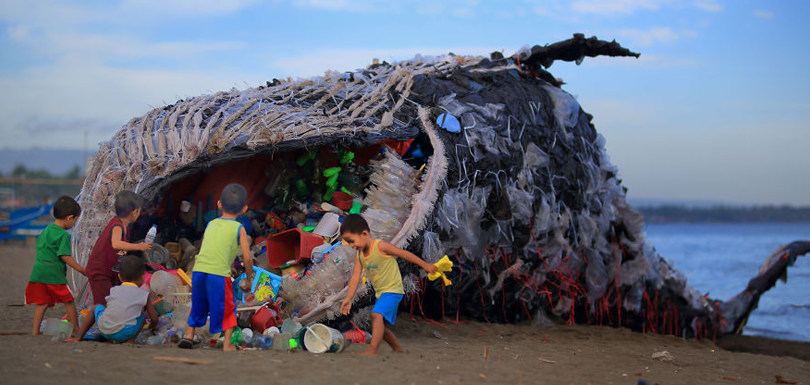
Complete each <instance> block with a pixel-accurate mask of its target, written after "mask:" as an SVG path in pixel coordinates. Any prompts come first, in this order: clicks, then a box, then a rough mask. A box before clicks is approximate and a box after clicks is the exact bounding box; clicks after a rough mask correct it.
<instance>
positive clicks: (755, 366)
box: [0, 242, 810, 385]
mask: <svg viewBox="0 0 810 385" xmlns="http://www.w3.org/2000/svg"><path fill="white" fill-rule="evenodd" d="M34 254H35V253H34V249H33V247H31V246H26V245H24V244H22V243H9V242H6V243H3V244H0V266H2V269H0V271H2V273H3V274H2V275H3V277H2V279H1V280H0V293H2V298H1V299H0V305H2V317H0V330H2V331H23V332H30V329H31V320H32V317H33V312H34V309H33V307H25V306H21V305H22V303H23V293H24V290H25V284H26V282H27V280H28V275H29V274H30V271H31V266H32V264H33V260H34ZM63 315H64V307H62V306H59V305H57V306H56V307H54V308H52V309H49V310H48V311H47V312H46V314H45V317H46V318H47V317H61V316H63ZM393 330H394V332H395V333H396V335H397V337H398V338H399V340H400V343H401V344H402V346H403V347H404V348H405V349H406V350H407V351H408V352H407V353H405V354H395V353H393V352H391V350H390V348H388V347H387V346H383V348H382V349H381V354H380V356H379V357H377V358H370V357H354V356H352V355H351V354H348V352H359V351H362V350H363V349H364V348H365V346H363V345H351V346H349V347H348V349H347V352H344V353H339V354H319V355H316V354H311V353H308V352H304V351H292V352H280V351H274V350H243V351H240V352H237V353H223V352H221V351H219V350H215V349H195V350H191V351H187V350H180V349H178V348H176V347H174V346H168V345H166V346H128V345H117V344H111V343H98V342H79V343H61V342H52V341H51V337H50V336H31V335H3V336H0V339H1V340H2V342H3V343H2V344H0V379H2V380H0V381H1V382H2V383H4V384H45V383H55V384H60V385H61V384H115V385H119V384H134V383H137V384H153V383H160V384H208V383H238V384H256V385H258V384H330V385H337V384H487V383H490V384H538V383H542V384H636V383H638V381H639V379H643V380H645V381H647V382H648V383H650V384H655V383H659V384H662V385H664V384H667V385H669V384H773V383H776V376H780V377H781V378H783V379H784V380H787V381H796V382H797V383H799V384H810V344H808V343H802V342H794V341H782V340H774V339H768V338H759V337H749V336H731V337H727V338H724V339H722V340H720V341H718V344H714V343H712V342H711V341H694V340H682V339H679V338H676V337H672V336H661V335H652V334H641V333H635V332H632V331H630V330H626V329H613V328H609V327H603V326H555V327H549V328H534V327H531V326H528V325H501V324H497V325H496V324H493V325H490V324H486V323H478V322H463V323H461V324H454V323H450V322H444V323H443V326H439V325H434V324H430V323H426V322H425V321H424V320H422V319H420V318H416V319H412V318H411V316H410V314H407V313H400V315H399V317H398V322H397V325H396V326H394V327H393ZM721 346H723V347H724V348H723V347H721ZM663 351H667V352H668V353H669V355H670V356H671V360H669V361H668V360H656V359H653V358H652V355H653V354H655V353H659V352H663ZM161 356H162V357H178V358H190V359H198V360H209V361H211V362H210V363H207V364H202V365H190V364H186V363H181V362H165V361H158V360H155V359H154V358H155V357H161Z"/></svg>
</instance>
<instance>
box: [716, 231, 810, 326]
mask: <svg viewBox="0 0 810 385" xmlns="http://www.w3.org/2000/svg"><path fill="white" fill-rule="evenodd" d="M808 252H810V241H795V242H792V243H790V244H787V245H783V246H780V247H779V248H778V249H776V250H775V251H774V252H773V253H771V255H770V256H768V258H767V259H766V260H765V262H764V263H763V264H762V266H761V267H760V268H759V272H758V274H757V276H756V277H754V278H752V279H751V280H750V281H748V285H747V286H746V287H745V290H743V291H742V292H740V293H739V294H737V295H735V296H734V297H732V298H731V299H729V300H728V301H726V302H723V303H722V304H721V305H720V310H721V311H722V314H723V317H724V318H725V320H726V324H725V325H724V327H723V330H722V331H723V332H724V333H732V332H733V333H734V334H741V333H742V330H743V327H744V326H745V324H746V322H748V317H749V316H750V315H751V312H753V311H754V309H756V308H757V305H758V304H759V298H760V297H761V296H762V294H764V293H765V292H766V291H768V290H770V289H771V288H772V287H774V285H776V281H778V280H780V279H781V280H782V281H786V280H787V269H788V267H789V266H792V265H793V263H795V262H796V258H798V257H799V256H801V255H804V254H807V253H808Z"/></svg>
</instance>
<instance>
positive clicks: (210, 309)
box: [188, 271, 236, 334]
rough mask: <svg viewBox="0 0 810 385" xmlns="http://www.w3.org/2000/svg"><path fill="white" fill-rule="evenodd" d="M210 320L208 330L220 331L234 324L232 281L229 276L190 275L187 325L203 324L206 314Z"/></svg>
mask: <svg viewBox="0 0 810 385" xmlns="http://www.w3.org/2000/svg"><path fill="white" fill-rule="evenodd" d="M209 315H210V316H211V321H210V323H209V324H208V331H210V332H211V334H216V333H222V331H224V330H228V329H230V328H232V327H234V326H236V302H235V301H234V297H233V283H232V282H231V278H230V277H223V276H221V275H214V274H208V273H201V272H199V271H195V272H194V273H192V275H191V314H189V316H188V326H191V327H194V328H198V327H202V326H205V322H206V321H207V320H208V316H209Z"/></svg>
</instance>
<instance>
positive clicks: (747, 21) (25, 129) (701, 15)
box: [0, 0, 810, 205]
mask: <svg viewBox="0 0 810 385" xmlns="http://www.w3.org/2000/svg"><path fill="white" fill-rule="evenodd" d="M808 20H810V2H806V1H800V0H794V1H787V0H786V1H779V0H775V1H753V0H737V1H721V0H573V1H557V0H512V1H483V0H466V1H445V0H415V1H408V0H399V1H375V0H331V1H330V0H269V1H258V0H229V1H221V0H178V1H171V0H123V1H70V0H65V1H8V0H0V151H3V149H11V148H13V149H22V148H30V147H44V148H73V149H83V148H84V146H85V143H86V142H87V143H89V147H90V148H91V151H93V149H95V148H97V144H98V143H99V142H102V141H106V140H109V139H110V138H111V137H112V135H113V134H114V133H115V132H116V131H117V130H118V129H120V128H121V127H122V126H123V125H124V124H126V122H127V121H129V120H130V119H132V118H134V117H138V116H142V115H144V114H145V113H146V112H148V111H149V110H151V109H153V108H156V107H160V106H163V105H166V104H173V103H174V102H176V101H177V100H179V99H185V98H187V97H194V96H198V95H202V94H209V93H213V92H217V91H221V90H228V89H231V88H237V89H245V88H248V87H256V86H259V85H263V84H264V83H265V82H266V81H268V80H272V79H273V78H280V79H283V78H287V77H291V78H293V79H295V78H299V77H300V78H308V77H312V76H320V75H323V74H324V72H325V71H327V70H334V71H352V70H356V69H358V68H363V67H365V66H366V65H368V64H370V63H371V60H372V58H379V59H381V60H386V61H389V62H393V61H397V60H405V59H410V58H412V57H414V56H415V55H416V54H421V55H444V54H446V53H448V52H453V53H456V54H463V55H484V56H488V55H489V54H490V53H491V52H493V51H502V52H503V53H504V54H505V55H512V54H514V53H515V52H517V51H518V50H520V49H521V47H523V46H532V45H535V44H539V45H545V44H551V43H554V42H557V41H560V40H564V39H567V38H569V37H571V36H572V34H573V33H577V32H581V33H584V34H585V35H586V36H593V35H595V36H597V37H598V38H600V39H603V40H613V39H615V40H616V41H618V42H619V43H621V44H622V45H623V46H625V47H627V48H629V49H631V50H633V51H635V52H639V53H641V57H640V58H638V59H634V58H595V59H594V58H586V59H585V61H584V62H583V63H582V64H581V65H579V66H577V65H576V64H574V63H568V62H557V63H555V64H554V65H553V66H552V67H551V68H549V71H550V72H551V73H552V74H553V75H554V76H556V77H558V78H562V79H563V81H565V83H566V84H565V85H564V86H563V89H564V90H566V91H568V92H569V93H571V94H572V95H574V97H576V98H577V100H578V101H579V102H580V104H581V105H582V108H583V109H584V110H585V111H586V112H588V113H590V114H592V115H593V116H594V119H593V123H594V125H595V126H596V129H597V131H599V132H600V133H601V134H602V135H604V136H605V138H606V139H607V145H606V147H607V151H608V154H610V156H611V161H612V162H613V163H614V164H616V165H617V166H618V167H619V172H620V177H621V179H622V180H623V184H624V186H625V187H627V188H628V197H629V198H631V199H633V198H635V199H653V200H677V201H709V202H724V203H732V204H737V203H739V204H777V205H778V204H792V205H810V151H808V150H807V147H808V146H807V144H808V142H810V127H809V125H808V123H807V115H808V112H810V92H808V90H810V71H808V69H807V65H808V64H807V63H808V62H810V60H808V59H810V57H809V56H810V43H808V40H807V38H808V36H810V22H808Z"/></svg>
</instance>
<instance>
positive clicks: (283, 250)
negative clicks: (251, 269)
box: [267, 229, 323, 268]
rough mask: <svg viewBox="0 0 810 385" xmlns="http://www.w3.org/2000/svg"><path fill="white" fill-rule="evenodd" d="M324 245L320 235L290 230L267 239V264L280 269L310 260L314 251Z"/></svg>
mask: <svg viewBox="0 0 810 385" xmlns="http://www.w3.org/2000/svg"><path fill="white" fill-rule="evenodd" d="M322 244H323V238H321V237H320V236H318V235H315V234H311V233H307V232H305V231H301V229H290V230H287V231H282V232H280V233H278V234H274V235H271V236H270V237H268V238H267V264H268V265H270V267H272V268H278V267H281V266H284V265H287V264H293V263H299V262H301V261H303V260H309V256H310V255H311V254H312V249H314V248H315V247H317V246H320V245H322Z"/></svg>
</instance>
